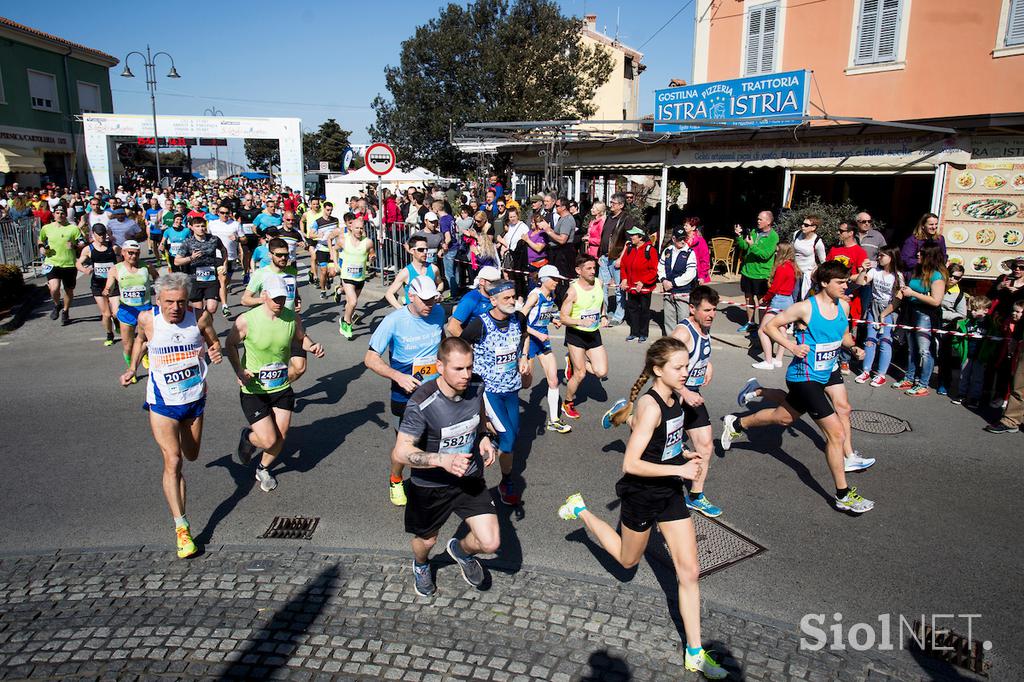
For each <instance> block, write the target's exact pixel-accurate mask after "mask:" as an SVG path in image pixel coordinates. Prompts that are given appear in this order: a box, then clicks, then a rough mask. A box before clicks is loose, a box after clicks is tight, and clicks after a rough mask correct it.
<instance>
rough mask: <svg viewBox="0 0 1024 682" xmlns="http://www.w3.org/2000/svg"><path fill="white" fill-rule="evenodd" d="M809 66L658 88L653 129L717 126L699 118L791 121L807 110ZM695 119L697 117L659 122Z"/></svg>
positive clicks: (755, 123)
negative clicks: (725, 79) (796, 69)
mask: <svg viewBox="0 0 1024 682" xmlns="http://www.w3.org/2000/svg"><path fill="white" fill-rule="evenodd" d="M808 76H809V72H808V71H786V72H784V73H772V74H766V75H763V76H751V77H749V78H736V79H733V80H728V81H716V82H714V83H700V84H697V85H687V86H684V87H681V88H665V89H663V90H655V91H654V119H655V124H654V130H655V132H667V133H675V132H684V131H689V130H713V129H716V128H720V127H721V126H709V125H704V126H702V125H700V121H707V120H716V119H735V125H741V126H784V125H793V123H794V121H799V120H800V119H801V118H802V117H803V116H805V115H806V114H807V99H808V85H809V83H810V79H809V77H808ZM658 121H692V122H693V123H658Z"/></svg>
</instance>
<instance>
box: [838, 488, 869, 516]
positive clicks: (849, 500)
mask: <svg viewBox="0 0 1024 682" xmlns="http://www.w3.org/2000/svg"><path fill="white" fill-rule="evenodd" d="M835 500H836V509H838V510H840V511H846V512H852V513H854V514H863V513H864V512H867V511H871V510H872V509H874V508H875V503H874V502H873V501H871V500H867V499H864V498H863V497H862V496H861V495H860V493H858V492H857V489H856V488H850V492H848V493H846V497H844V498H842V499H840V498H838V497H837V498H835Z"/></svg>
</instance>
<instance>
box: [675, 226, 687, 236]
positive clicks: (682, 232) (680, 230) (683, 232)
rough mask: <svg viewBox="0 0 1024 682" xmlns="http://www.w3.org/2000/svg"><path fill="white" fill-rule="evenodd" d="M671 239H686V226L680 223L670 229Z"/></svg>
mask: <svg viewBox="0 0 1024 682" xmlns="http://www.w3.org/2000/svg"><path fill="white" fill-rule="evenodd" d="M672 238H673V239H686V228H685V227H683V226H682V225H680V226H679V227H675V228H673V229H672Z"/></svg>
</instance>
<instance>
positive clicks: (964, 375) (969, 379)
mask: <svg viewBox="0 0 1024 682" xmlns="http://www.w3.org/2000/svg"><path fill="white" fill-rule="evenodd" d="M991 305H992V301H990V300H989V299H988V297H986V296H972V297H971V302H970V305H968V308H969V309H970V314H969V315H967V317H966V318H964V319H961V320H959V321H957V323H956V330H957V331H959V332H963V333H965V334H967V336H957V337H954V338H953V339H951V340H950V347H951V351H952V353H953V354H954V355H955V356H956V358H957V359H958V360H959V361H960V386H959V390H958V391H957V396H956V397H955V398H953V399H952V400H951V401H950V402H952V403H953V404H954V405H960V404H962V403H966V404H967V407H970V408H977V407H979V406H980V405H981V391H982V387H983V385H984V383H985V365H986V363H987V362H988V359H989V358H988V355H991V353H986V352H985V351H986V350H987V348H986V345H987V344H986V343H985V338H984V337H985V335H986V334H988V332H989V330H990V328H991V324H992V322H991V320H990V319H989V315H988V309H989V306H991Z"/></svg>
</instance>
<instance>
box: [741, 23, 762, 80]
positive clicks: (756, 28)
mask: <svg viewBox="0 0 1024 682" xmlns="http://www.w3.org/2000/svg"><path fill="white" fill-rule="evenodd" d="M763 14H764V10H763V9H762V8H760V7H757V8H755V9H752V10H750V13H749V15H748V16H747V53H746V59H745V64H744V67H745V68H744V74H745V75H748V76H749V75H752V74H756V73H758V66H759V63H760V56H761V20H762V15H763Z"/></svg>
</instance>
